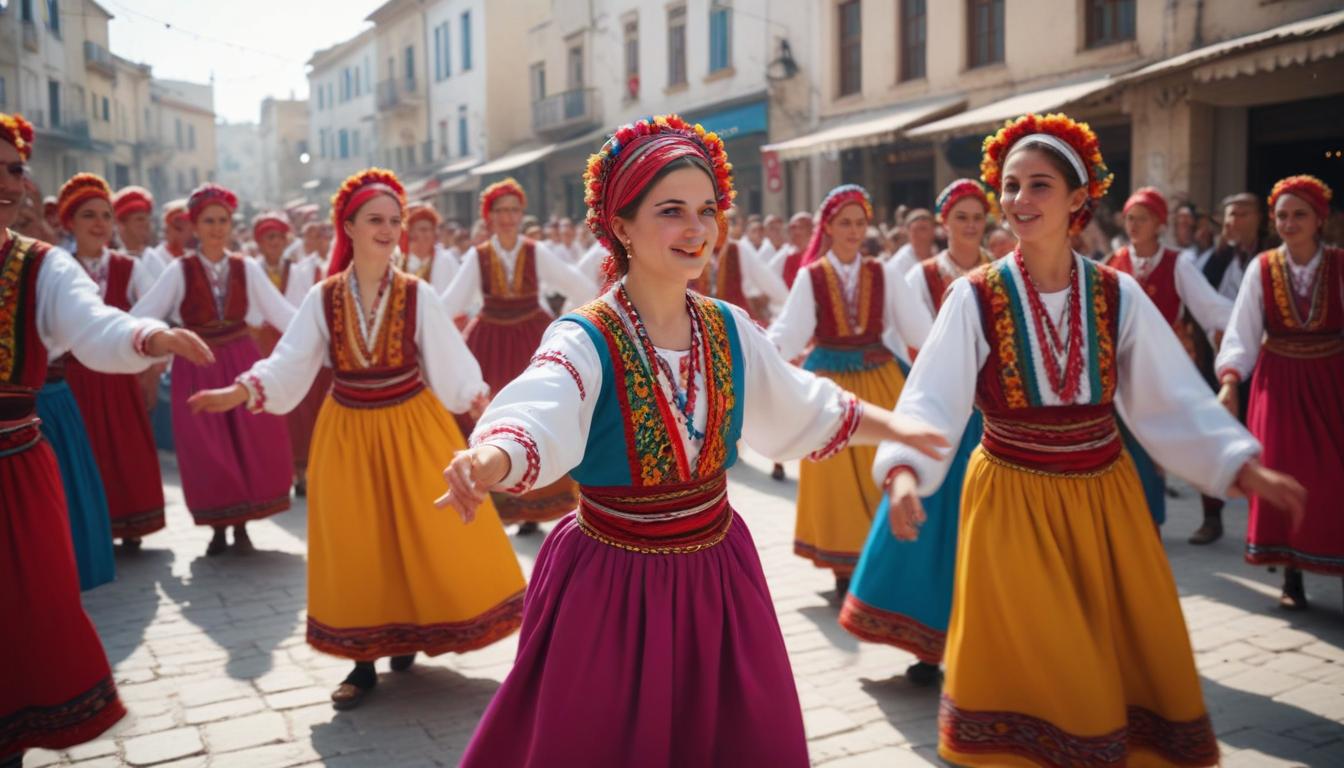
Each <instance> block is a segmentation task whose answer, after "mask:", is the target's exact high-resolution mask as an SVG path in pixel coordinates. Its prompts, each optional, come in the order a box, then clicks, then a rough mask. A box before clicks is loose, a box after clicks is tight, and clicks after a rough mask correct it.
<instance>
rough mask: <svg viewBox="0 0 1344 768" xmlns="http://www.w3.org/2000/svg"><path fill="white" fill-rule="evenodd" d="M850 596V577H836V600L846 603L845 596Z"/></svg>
mask: <svg viewBox="0 0 1344 768" xmlns="http://www.w3.org/2000/svg"><path fill="white" fill-rule="evenodd" d="M848 594H849V577H848V576H836V577H835V597H836V599H837V600H840V601H841V602H844V600H845V595H848Z"/></svg>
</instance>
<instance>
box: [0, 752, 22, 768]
mask: <svg viewBox="0 0 1344 768" xmlns="http://www.w3.org/2000/svg"><path fill="white" fill-rule="evenodd" d="M0 768H23V753H22V752H19V753H18V754H15V755H8V756H6V757H0Z"/></svg>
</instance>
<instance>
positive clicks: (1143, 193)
mask: <svg viewBox="0 0 1344 768" xmlns="http://www.w3.org/2000/svg"><path fill="white" fill-rule="evenodd" d="M1136 205H1142V206H1143V207H1144V208H1147V209H1148V210H1150V211H1152V212H1153V215H1154V216H1156V217H1157V223H1158V224H1166V223H1167V198H1165V197H1163V196H1162V193H1161V192H1159V191H1157V187H1139V188H1138V189H1136V190H1134V194H1132V195H1130V196H1129V199H1128V200H1126V201H1125V210H1124V212H1125V213H1129V209H1130V208H1133V207H1134V206H1136Z"/></svg>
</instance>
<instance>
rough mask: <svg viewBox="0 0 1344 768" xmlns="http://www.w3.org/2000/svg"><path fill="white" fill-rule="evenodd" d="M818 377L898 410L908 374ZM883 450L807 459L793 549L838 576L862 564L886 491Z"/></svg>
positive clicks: (887, 370)
mask: <svg viewBox="0 0 1344 768" xmlns="http://www.w3.org/2000/svg"><path fill="white" fill-rule="evenodd" d="M817 374H818V375H821V376H825V377H826V378H828V379H830V380H832V381H834V382H835V383H836V384H839V385H840V386H841V387H842V388H843V389H846V390H848V391H850V392H853V393H854V394H855V395H858V396H859V397H860V398H862V399H864V400H866V401H868V402H870V403H873V404H874V405H880V406H882V407H883V408H894V407H896V399H897V398H899V397H900V396H901V387H903V386H904V385H905V376H903V375H902V374H901V369H900V368H899V367H898V366H897V365H896V363H895V362H894V361H892V362H888V363H885V364H883V365H880V366H878V367H876V368H870V369H868V370H866V371H854V372H842V373H836V372H827V371H817ZM876 455H877V446H872V445H860V446H854V447H851V448H845V449H844V450H842V451H840V453H838V454H836V455H835V456H832V457H831V458H829V459H826V460H825V461H806V460H805V461H803V462H802V464H801V466H800V468H799V470H798V521H797V523H796V525H795V527H794V536H793V551H794V553H795V554H797V555H799V556H800V557H805V558H807V559H808V560H811V561H812V562H813V563H815V564H816V566H817V567H818V568H830V569H831V570H833V571H835V573H836V575H837V576H848V575H849V574H851V573H853V572H854V567H855V566H856V565H858V563H859V553H861V552H862V551H863V544H864V542H865V541H867V539H868V529H869V528H870V527H871V526H872V522H873V515H874V514H876V512H877V505H878V503H880V502H881V501H882V489H881V488H878V487H877V485H876V484H875V483H873V477H872V474H873V459H874V457H875V456H876Z"/></svg>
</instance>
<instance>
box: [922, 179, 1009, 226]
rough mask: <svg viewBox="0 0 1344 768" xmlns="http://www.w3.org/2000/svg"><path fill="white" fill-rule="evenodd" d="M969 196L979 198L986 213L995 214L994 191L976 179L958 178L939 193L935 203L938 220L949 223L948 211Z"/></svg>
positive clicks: (934, 208)
mask: <svg viewBox="0 0 1344 768" xmlns="http://www.w3.org/2000/svg"><path fill="white" fill-rule="evenodd" d="M968 197H973V198H975V199H976V200H979V201H980V202H981V203H983V204H984V206H985V213H986V214H988V215H993V213H994V204H995V198H994V192H993V191H992V190H990V189H989V188H988V187H986V186H985V185H984V184H983V183H982V182H980V181H977V180H976V179H957V180H956V181H953V182H952V183H951V184H948V185H947V186H946V187H943V191H942V192H940V193H938V199H937V200H935V201H934V203H933V210H934V213H935V215H936V216H937V217H938V222H939V223H940V224H945V223H947V213H948V211H950V210H952V206H954V205H956V204H957V203H959V202H961V201H962V200H964V199H965V198H968Z"/></svg>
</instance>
